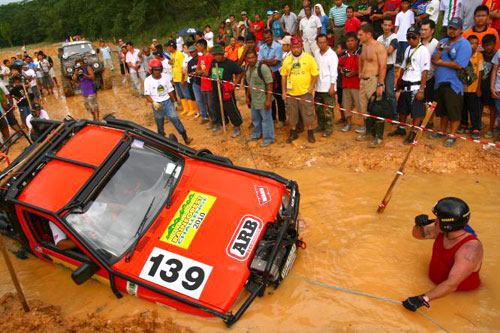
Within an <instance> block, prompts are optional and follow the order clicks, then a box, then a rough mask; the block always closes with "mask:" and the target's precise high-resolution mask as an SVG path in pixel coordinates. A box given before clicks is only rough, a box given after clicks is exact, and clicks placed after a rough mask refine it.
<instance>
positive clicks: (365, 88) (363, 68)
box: [356, 24, 387, 148]
mask: <svg viewBox="0 0 500 333" xmlns="http://www.w3.org/2000/svg"><path fill="white" fill-rule="evenodd" d="M358 38H359V40H360V42H361V43H362V44H363V50H362V51H361V57H360V58H359V77H360V78H361V82H360V84H359V108H360V111H361V112H362V113H368V112H367V111H368V110H367V109H368V101H369V99H370V97H372V95H373V94H374V93H375V92H377V96H379V97H382V94H383V93H384V89H385V88H384V81H385V74H386V71H387V51H386V49H385V47H384V45H383V44H382V43H379V42H377V41H376V40H375V39H374V38H373V27H372V25H371V24H363V25H362V26H361V27H360V28H359V32H358ZM356 132H358V133H364V134H363V135H360V136H358V137H357V138H356V140H358V141H366V140H370V138H371V137H373V136H374V137H375V140H374V141H373V142H372V143H371V144H370V147H372V148H375V147H379V146H380V144H381V143H382V137H383V134H384V122H383V121H381V122H380V121H377V122H375V119H373V118H366V119H365V128H360V129H358V130H356Z"/></svg>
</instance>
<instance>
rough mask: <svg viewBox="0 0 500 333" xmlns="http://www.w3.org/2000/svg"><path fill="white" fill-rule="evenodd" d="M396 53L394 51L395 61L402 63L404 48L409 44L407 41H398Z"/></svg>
mask: <svg viewBox="0 0 500 333" xmlns="http://www.w3.org/2000/svg"><path fill="white" fill-rule="evenodd" d="M398 44H399V46H398V53H396V63H397V64H401V63H403V60H404V57H405V51H406V48H407V47H408V46H409V45H410V44H409V43H408V42H398Z"/></svg>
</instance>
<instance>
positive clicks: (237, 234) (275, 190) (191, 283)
mask: <svg viewBox="0 0 500 333" xmlns="http://www.w3.org/2000/svg"><path fill="white" fill-rule="evenodd" d="M34 125H35V130H36V131H37V132H38V133H39V134H40V137H39V138H38V140H37V141H36V142H34V144H32V145H31V146H29V147H28V148H27V149H26V150H25V151H24V152H23V153H22V154H21V155H20V156H18V157H17V159H16V160H15V161H14V162H13V163H12V164H11V165H10V166H9V167H8V168H7V169H5V170H4V171H3V173H2V174H1V175H0V188H1V189H0V205H1V206H0V221H1V222H0V224H1V225H2V226H3V231H4V232H5V233H7V234H9V235H11V236H13V237H15V238H17V239H18V240H19V241H20V242H21V243H22V244H23V245H24V246H25V247H26V249H28V250H29V251H31V252H32V253H33V254H34V255H36V256H37V257H39V258H40V259H42V260H44V261H47V262H52V263H59V264H63V265H65V266H68V267H70V268H72V269H73V270H74V271H73V273H72V278H73V280H74V281H75V282H76V283H77V284H81V283H83V282H85V281H86V280H88V279H89V278H91V277H93V276H94V277H95V278H98V279H100V280H103V281H106V282H107V283H109V285H110V287H111V290H112V291H113V293H114V294H115V295H116V296H117V297H121V295H122V293H129V294H132V295H135V296H138V297H141V298H144V299H147V300H150V301H153V302H156V303H158V304H162V305H166V306H169V307H173V308H176V309H179V310H182V311H186V312H189V313H193V314H197V315H202V316H217V317H220V318H222V319H223V320H224V321H225V322H226V324H227V325H228V326H230V325H232V324H233V323H234V322H236V321H237V320H238V319H239V318H240V317H241V315H242V314H243V313H244V312H245V310H246V309H247V308H248V306H249V305H250V304H251V303H252V302H253V301H254V299H255V298H256V297H257V296H258V295H260V296H262V295H263V294H264V291H265V289H266V287H267V286H270V285H272V286H274V287H277V286H278V285H279V284H280V283H281V281H282V280H283V279H284V278H285V277H286V276H287V274H288V272H289V271H290V268H291V267H292V265H293V263H294V261H295V258H296V256H297V249H298V248H299V247H300V246H301V245H302V242H301V241H300V240H299V238H298V223H297V215H298V208H299V191H298V187H297V183H296V182H294V181H290V180H287V179H284V178H282V177H280V176H278V175H276V174H274V173H271V172H265V171H259V170H253V169H249V168H243V167H237V166H234V165H233V164H232V163H231V161H230V160H229V159H227V158H223V157H219V156H215V155H213V154H212V153H211V152H210V151H208V150H194V149H192V148H189V147H186V146H183V145H181V144H178V143H177V142H176V141H175V140H173V139H167V138H164V137H162V136H159V135H158V134H156V133H154V132H152V131H150V130H148V129H146V128H144V127H141V126H138V125H136V124H134V123H132V122H128V121H124V120H119V119H115V118H113V117H106V118H105V122H104V123H101V122H93V121H88V120H81V121H75V120H73V119H67V120H65V121H63V122H57V121H47V120H45V121H44V120H37V121H34ZM49 224H53V225H55V226H56V227H58V228H59V229H60V231H62V232H63V233H64V234H65V235H66V236H67V238H68V239H69V240H72V241H73V242H74V244H76V248H74V249H71V250H66V251H63V250H60V249H59V247H57V246H55V243H54V235H53V234H52V232H51V230H52V229H51V226H50V225H49ZM245 289H246V291H245ZM240 294H243V295H242V296H244V297H241V298H238V296H239V295H240ZM237 298H238V301H237Z"/></svg>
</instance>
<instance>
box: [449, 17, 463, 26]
mask: <svg viewBox="0 0 500 333" xmlns="http://www.w3.org/2000/svg"><path fill="white" fill-rule="evenodd" d="M448 26H449V27H451V28H455V29H462V27H463V26H464V21H463V20H462V19H461V18H460V17H457V16H455V17H454V18H452V19H451V20H450V21H449V22H448Z"/></svg>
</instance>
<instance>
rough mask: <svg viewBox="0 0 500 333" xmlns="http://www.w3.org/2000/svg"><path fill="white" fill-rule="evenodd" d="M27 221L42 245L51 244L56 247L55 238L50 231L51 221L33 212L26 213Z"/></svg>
mask: <svg viewBox="0 0 500 333" xmlns="http://www.w3.org/2000/svg"><path fill="white" fill-rule="evenodd" d="M24 216H25V218H26V221H27V222H28V224H29V227H30V229H31V231H32V233H33V236H34V237H35V239H36V240H37V241H38V242H39V243H40V244H47V243H50V244H52V245H54V238H53V235H52V231H51V230H50V226H49V220H48V219H47V218H45V217H43V216H40V215H38V214H34V213H32V212H26V211H25V212H24Z"/></svg>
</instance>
